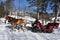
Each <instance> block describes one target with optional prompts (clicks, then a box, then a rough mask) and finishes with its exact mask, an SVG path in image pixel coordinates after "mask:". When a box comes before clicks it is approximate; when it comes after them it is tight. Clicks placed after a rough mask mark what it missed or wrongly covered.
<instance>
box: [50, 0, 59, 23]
mask: <svg viewBox="0 0 60 40" xmlns="http://www.w3.org/2000/svg"><path fill="white" fill-rule="evenodd" d="M50 2H51V5H52V4H54V5H53V6H52V7H51V8H52V9H53V11H54V13H55V20H54V23H55V22H56V19H57V16H58V10H59V9H58V8H59V4H60V0H50Z"/></svg>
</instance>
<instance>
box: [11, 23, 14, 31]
mask: <svg viewBox="0 0 60 40" xmlns="http://www.w3.org/2000/svg"><path fill="white" fill-rule="evenodd" d="M11 25H12V27H11V31H14V23H11Z"/></svg>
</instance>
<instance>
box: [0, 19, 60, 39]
mask: <svg viewBox="0 0 60 40" xmlns="http://www.w3.org/2000/svg"><path fill="white" fill-rule="evenodd" d="M28 19H29V18H28ZM32 20H33V18H32ZM26 26H28V27H31V21H29V20H28V23H27V25H26ZM10 27H11V24H5V23H4V22H0V40H60V25H59V28H58V29H53V33H34V32H31V30H28V29H27V30H26V32H23V31H20V32H18V31H17V30H16V29H14V30H16V31H10V30H11V28H10Z"/></svg>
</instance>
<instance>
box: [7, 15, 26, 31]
mask: <svg viewBox="0 0 60 40" xmlns="http://www.w3.org/2000/svg"><path fill="white" fill-rule="evenodd" d="M6 20H8V22H10V23H11V26H12V27H11V28H12V30H11V31H14V25H19V26H20V28H19V29H18V31H20V29H22V30H23V31H25V29H24V28H26V20H25V19H22V18H21V19H15V18H12V17H10V16H7V17H6ZM16 27H17V26H16Z"/></svg>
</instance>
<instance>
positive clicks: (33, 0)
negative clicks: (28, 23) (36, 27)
mask: <svg viewBox="0 0 60 40" xmlns="http://www.w3.org/2000/svg"><path fill="white" fill-rule="evenodd" d="M27 1H28V3H29V4H30V7H32V6H35V7H37V17H38V19H39V12H41V13H42V12H46V8H47V5H48V2H47V1H48V0H27ZM42 24H43V15H42Z"/></svg>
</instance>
